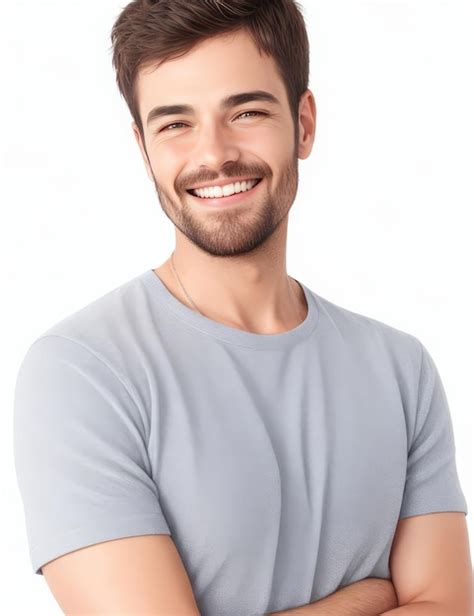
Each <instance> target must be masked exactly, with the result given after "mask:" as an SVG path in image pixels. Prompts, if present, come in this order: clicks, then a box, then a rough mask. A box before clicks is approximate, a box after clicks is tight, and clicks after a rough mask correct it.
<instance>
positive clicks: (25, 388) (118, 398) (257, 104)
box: [14, 0, 472, 616]
mask: <svg viewBox="0 0 474 616" xmlns="http://www.w3.org/2000/svg"><path fill="white" fill-rule="evenodd" d="M112 42H113V50H114V56H113V61H114V66H115V69H116V71H117V83H118V86H119V88H120V91H121V93H122V94H123V96H124V98H125V100H126V102H127V104H128V106H129V109H130V112H131V115H132V118H133V122H132V129H133V131H134V135H135V138H136V140H137V144H138V147H139V150H140V153H141V155H142V157H143V161H144V164H145V169H146V172H147V174H148V177H149V179H150V180H151V181H152V182H153V184H154V186H155V188H156V193H157V196H158V201H159V203H160V205H161V207H162V209H163V211H164V212H165V214H166V216H167V217H168V218H169V220H170V221H171V222H172V224H173V226H174V230H175V235H176V245H175V249H174V250H173V252H172V254H171V255H170V257H169V258H168V259H166V261H165V262H164V263H162V264H161V265H159V266H157V267H156V268H153V269H151V268H148V269H146V271H144V272H143V273H141V274H140V275H138V276H136V277H135V278H133V279H132V280H129V281H127V282H126V283H124V284H123V285H121V286H120V287H118V288H116V289H113V290H112V291H110V292H109V293H107V294H106V295H104V296H103V297H101V298H99V299H97V300H96V301H94V302H92V303H91V304H89V305H88V306H85V307H83V308H82V309H81V310H78V311H77V312H75V313H74V314H73V315H70V316H69V317H68V318H66V319H64V320H62V321H60V322H59V323H56V324H55V325H53V326H52V327H51V328H50V329H48V330H47V331H45V332H44V333H43V334H42V335H41V336H39V338H38V339H37V340H35V341H34V343H33V344H32V345H31V347H30V348H29V350H28V352H27V354H26V357H25V358H24V360H23V363H22V365H21V367H20V371H19V374H18V378H17V385H16V391H15V424H14V425H15V462H16V469H17V475H18V480H19V486H20V490H21V493H22V497H23V501H24V506H25V515H26V521H27V530H28V540H29V546H30V554H31V562H32V566H33V570H34V571H35V573H37V574H44V576H45V578H46V580H47V583H48V585H49V587H50V589H51V591H52V592H53V594H54V596H55V598H56V599H57V601H58V603H59V604H60V605H61V607H62V608H63V609H64V611H65V612H66V613H70V614H79V613H103V614H109V613H118V612H120V613H126V614H135V615H137V614H144V613H147V614H162V615H168V614H170V615H171V614H183V615H184V614H189V615H191V614H194V615H195V614H202V615H207V616H255V615H257V614H258V615H260V614H268V613H275V612H277V611H278V612H279V613H281V614H288V615H291V614H295V615H296V614H300V615H301V616H311V615H316V614H326V615H329V614H337V615H338V616H342V615H346V616H350V615H351V616H356V615H360V616H361V615H364V616H369V615H371V614H374V615H375V614H380V613H382V612H385V611H387V613H392V612H393V614H394V615H395V614H397V615H398V614H399V615H400V616H401V615H402V614H407V615H409V614H410V615H413V616H416V614H419V615H420V616H421V615H422V614H425V615H428V614H429V615H430V616H436V615H439V616H440V615H441V614H443V615H446V614H450V615H454V614H466V615H467V614H468V613H469V606H470V602H471V601H472V594H471V592H472V587H471V562H470V553H469V542H468V535H467V529H466V520H465V516H466V514H467V504H466V500H465V498H464V495H463V492H462V489H461V486H460V483H459V480H458V476H457V470H456V459H455V444H454V438H453V427H452V422H451V417H450V412H449V407H448V402H447V399H446V395H445V392H444V389H443V385H442V382H441V379H440V376H439V373H438V371H437V368H436V365H435V363H434V361H433V359H432V357H431V355H430V354H429V352H428V351H427V349H426V348H425V347H424V345H423V344H422V343H421V342H420V341H419V340H418V339H417V338H416V337H415V336H413V335H412V334H409V333H407V332H403V331H401V330H398V329H395V328H394V327H392V326H390V325H388V324H384V323H382V322H380V321H377V320H375V319H373V318H370V317H367V316H364V315H361V314H358V313H355V312H353V311H350V310H349V309H347V308H343V307H341V306H338V305H336V304H334V303H333V302H331V301H329V300H328V299H325V298H323V297H322V296H321V295H319V294H316V293H315V292H314V291H313V290H311V289H310V288H309V287H308V286H306V285H304V284H303V283H301V282H298V281H297V280H296V279H295V278H293V277H291V276H289V275H288V274H287V272H286V241H287V230H288V219H289V213H290V210H291V207H292V205H293V203H294V201H295V198H296V194H297V188H298V159H305V158H307V157H308V156H309V155H310V153H311V150H312V147H313V142H314V139H315V127H316V104H315V100H314V96H313V94H312V92H311V90H310V89H308V74H309V48H308V40H307V35H306V29H305V24H304V20H303V16H302V13H301V10H300V8H299V7H298V4H297V3H296V2H293V1H292V0H274V1H271V0H267V1H265V2H264V1H261V0H260V1H258V0H244V1H242V0H227V1H221V0H209V1H203V0H171V1H167V0H161V1H157V2H151V1H145V0H135V1H134V2H131V3H130V4H129V5H128V6H126V7H125V8H124V9H123V11H122V12H121V14H120V15H119V17H118V18H117V21H116V22H115V24H114V28H113V31H112ZM309 205H311V207H313V206H314V204H302V205H301V206H302V207H308V206H309ZM297 608H298V609H297Z"/></svg>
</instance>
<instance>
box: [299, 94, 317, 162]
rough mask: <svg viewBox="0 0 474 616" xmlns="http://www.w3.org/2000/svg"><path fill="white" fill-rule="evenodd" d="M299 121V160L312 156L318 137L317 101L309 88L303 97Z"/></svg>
mask: <svg viewBox="0 0 474 616" xmlns="http://www.w3.org/2000/svg"><path fill="white" fill-rule="evenodd" d="M298 121H299V133H300V134H299V142H298V158H301V159H305V158H308V156H309V155H310V154H311V150H312V149H313V143H314V138H315V136H316V101H315V99H314V96H313V93H312V92H311V90H310V89H309V88H308V89H307V90H306V91H305V92H304V93H303V94H302V95H301V98H300V104H299V120H298Z"/></svg>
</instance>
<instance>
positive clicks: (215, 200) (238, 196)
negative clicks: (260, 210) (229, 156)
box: [186, 178, 263, 206]
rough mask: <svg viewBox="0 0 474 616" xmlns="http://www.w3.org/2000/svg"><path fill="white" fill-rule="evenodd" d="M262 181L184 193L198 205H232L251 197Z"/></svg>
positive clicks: (260, 179)
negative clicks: (197, 202)
mask: <svg viewBox="0 0 474 616" xmlns="http://www.w3.org/2000/svg"><path fill="white" fill-rule="evenodd" d="M262 179H263V178H259V179H255V180H247V181H245V182H236V183H235V184H227V185H226V186H212V187H209V188H208V187H206V188H199V189H190V190H187V191H186V192H188V193H189V194H190V195H191V196H192V197H193V199H194V200H196V201H199V203H202V204H203V205H211V206H212V205H213V206H221V205H232V204H233V203H238V202H240V201H244V200H245V199H246V198H247V197H248V196H251V195H253V194H254V193H255V192H256V190H257V188H258V186H259V185H260V184H261V182H262ZM226 193H227V194H226Z"/></svg>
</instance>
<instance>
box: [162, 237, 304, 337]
mask: <svg viewBox="0 0 474 616" xmlns="http://www.w3.org/2000/svg"><path fill="white" fill-rule="evenodd" d="M172 257H173V259H172ZM199 257H200V258H195V256H192V255H189V254H187V252H186V251H183V250H179V249H178V247H177V248H176V249H175V250H174V253H173V254H172V255H171V256H170V257H169V258H168V259H167V260H166V261H165V262H164V263H163V264H162V265H161V266H160V267H158V268H156V269H155V273H156V274H157V275H158V276H159V277H160V279H161V280H162V282H163V283H164V284H165V286H166V287H167V288H168V290H169V291H170V292H171V293H172V294H173V295H174V296H175V297H176V298H177V299H178V300H179V301H181V302H182V303H183V304H185V305H187V306H188V307H189V308H191V309H192V310H197V311H199V312H200V313H201V314H202V315H204V316H206V317H208V318H210V319H213V320H215V321H218V322H220V323H223V324H226V325H229V326H231V327H236V328H237V329H241V330H244V331H249V332H253V333H258V334H276V333H281V332H285V331H288V330H290V329H293V328H295V327H297V326H298V325H299V324H300V323H301V322H302V321H303V320H304V319H305V318H306V315H307V310H308V307H307V304H306V299H305V296H304V291H303V289H302V288H301V286H300V285H299V284H298V282H296V280H295V279H294V278H292V277H290V276H288V274H287V273H286V267H285V259H284V255H282V256H281V258H280V259H278V258H276V255H267V256H265V257H259V258H258V259H255V258H254V256H252V258H249V257H248V256H245V255H244V256H243V257H242V258H240V257H237V258H236V257H230V258H229V257H213V256H211V255H208V254H207V253H203V252H202V251H199ZM173 262H174V268H175V269H173Z"/></svg>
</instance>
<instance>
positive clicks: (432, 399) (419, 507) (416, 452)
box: [399, 342, 468, 518]
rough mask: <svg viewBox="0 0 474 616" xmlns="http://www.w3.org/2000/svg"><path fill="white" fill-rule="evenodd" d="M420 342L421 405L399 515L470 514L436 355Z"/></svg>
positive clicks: (409, 454)
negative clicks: (458, 470)
mask: <svg viewBox="0 0 474 616" xmlns="http://www.w3.org/2000/svg"><path fill="white" fill-rule="evenodd" d="M420 345H421V367H420V375H419V386H418V404H417V409H416V417H415V422H414V426H415V427H414V432H413V438H412V440H411V444H410V445H409V449H408V461H407V474H406V481H405V489H404V494H403V501H402V506H401V512H400V516H399V517H400V518H406V517H409V516H413V515H421V514H424V513H434V512H440V511H462V512H464V514H465V515H467V511H468V509H467V503H466V499H465V497H464V494H463V491H462V488H461V485H460V482H459V477H458V473H457V468H456V447H455V442H454V433H453V424H452V419H451V415H450V411H449V406H448V401H447V399H446V393H445V390H444V387H443V384H442V382H441V378H440V375H439V372H438V370H437V368H436V365H435V363H434V361H433V358H432V357H431V355H430V354H429V353H428V351H427V350H426V348H425V347H424V346H423V345H422V344H421V342H420Z"/></svg>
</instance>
